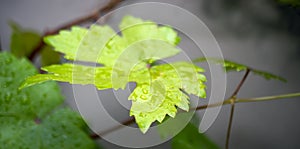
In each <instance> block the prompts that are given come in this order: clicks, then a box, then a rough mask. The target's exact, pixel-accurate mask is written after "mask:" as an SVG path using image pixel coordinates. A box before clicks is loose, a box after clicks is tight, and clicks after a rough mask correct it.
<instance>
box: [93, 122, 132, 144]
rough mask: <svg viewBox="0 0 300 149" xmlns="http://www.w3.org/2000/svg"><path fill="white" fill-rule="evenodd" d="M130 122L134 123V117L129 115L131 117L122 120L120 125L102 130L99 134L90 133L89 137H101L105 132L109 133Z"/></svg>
mask: <svg viewBox="0 0 300 149" xmlns="http://www.w3.org/2000/svg"><path fill="white" fill-rule="evenodd" d="M132 123H134V118H132V117H131V118H129V119H128V120H126V121H124V122H123V123H122V125H118V126H115V127H112V128H110V129H108V130H106V131H103V132H102V133H100V134H99V135H98V134H96V133H94V134H91V135H90V137H91V138H92V139H101V136H103V135H106V134H109V133H111V132H113V131H116V130H118V129H120V128H122V127H123V126H128V125H130V124H132Z"/></svg>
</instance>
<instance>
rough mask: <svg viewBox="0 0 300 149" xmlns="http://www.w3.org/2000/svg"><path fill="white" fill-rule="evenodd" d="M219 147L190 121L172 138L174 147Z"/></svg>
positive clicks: (202, 148) (188, 148)
mask: <svg viewBox="0 0 300 149" xmlns="http://www.w3.org/2000/svg"><path fill="white" fill-rule="evenodd" d="M183 148H184V149H219V147H218V146H217V145H216V144H214V143H213V142H212V141H211V140H210V139H209V138H208V137H206V136H205V135H204V134H202V133H199V132H198V129H197V127H195V126H194V125H193V124H192V123H189V124H188V125H187V126H186V127H185V128H184V129H183V130H182V131H181V132H180V133H179V134H177V135H176V136H175V137H174V138H173V139H172V149H183Z"/></svg>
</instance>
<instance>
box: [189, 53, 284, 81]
mask: <svg viewBox="0 0 300 149" xmlns="http://www.w3.org/2000/svg"><path fill="white" fill-rule="evenodd" d="M206 61H210V62H213V63H215V64H220V65H222V66H223V68H224V70H225V71H226V72H229V71H238V72H239V71H244V70H247V69H249V70H251V71H252V72H253V74H255V75H258V76H261V77H263V78H265V79H266V80H278V81H282V82H287V80H286V79H285V78H283V77H280V76H277V75H274V74H271V73H269V72H265V71H261V70H257V69H254V68H251V67H249V66H246V65H243V64H239V63H236V62H233V61H229V60H223V59H219V58H204V57H201V58H197V59H195V60H193V62H195V63H197V62H200V63H201V62H206Z"/></svg>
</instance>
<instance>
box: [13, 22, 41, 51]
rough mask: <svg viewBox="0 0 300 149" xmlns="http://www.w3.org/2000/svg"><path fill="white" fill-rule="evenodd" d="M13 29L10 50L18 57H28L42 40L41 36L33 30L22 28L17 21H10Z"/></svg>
mask: <svg viewBox="0 0 300 149" xmlns="http://www.w3.org/2000/svg"><path fill="white" fill-rule="evenodd" d="M10 27H11V29H12V35H11V43H10V50H11V52H12V53H13V54H14V55H16V56H17V57H28V56H29V55H30V54H31V52H32V51H33V50H34V48H35V47H37V46H38V44H39V42H40V41H41V36H40V35H39V34H38V33H36V32H35V31H32V30H25V29H22V28H21V27H20V26H19V25H18V24H16V23H15V22H10Z"/></svg>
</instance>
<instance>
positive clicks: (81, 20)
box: [28, 0, 124, 61]
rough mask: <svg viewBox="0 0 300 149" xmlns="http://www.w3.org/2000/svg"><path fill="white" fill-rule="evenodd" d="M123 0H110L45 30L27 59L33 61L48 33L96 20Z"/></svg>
mask: <svg viewBox="0 0 300 149" xmlns="http://www.w3.org/2000/svg"><path fill="white" fill-rule="evenodd" d="M122 1H124V0H111V1H110V2H109V3H108V4H107V5H105V6H104V7H102V8H100V9H98V10H96V11H94V12H93V13H91V14H89V15H87V16H84V17H81V18H78V19H76V20H73V21H70V22H67V23H65V24H63V25H61V26H59V27H57V28H55V29H53V30H50V31H46V32H45V33H44V34H43V35H42V37H41V41H40V43H39V44H38V45H37V46H36V48H35V49H34V50H33V52H32V53H31V54H30V55H29V56H28V59H29V60H30V61H33V60H34V59H35V57H36V56H37V54H38V53H39V52H40V51H41V49H42V47H43V46H44V45H45V42H44V41H43V40H42V39H43V37H45V36H48V35H53V34H57V33H58V32H59V31H60V30H63V29H68V28H70V27H72V26H74V25H80V24H83V23H86V22H89V21H96V20H98V19H99V17H100V16H102V15H103V14H105V13H107V12H109V11H111V10H112V9H113V8H115V7H116V6H117V5H118V4H119V3H121V2H122Z"/></svg>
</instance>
